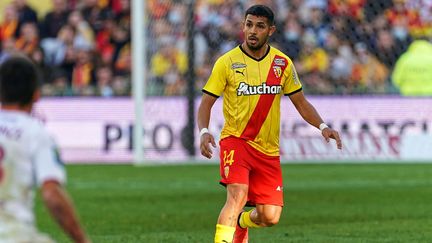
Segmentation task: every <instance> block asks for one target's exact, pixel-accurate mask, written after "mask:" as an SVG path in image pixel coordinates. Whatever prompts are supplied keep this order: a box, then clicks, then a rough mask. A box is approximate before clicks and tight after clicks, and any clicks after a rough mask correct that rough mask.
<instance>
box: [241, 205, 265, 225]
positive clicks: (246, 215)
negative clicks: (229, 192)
mask: <svg viewBox="0 0 432 243" xmlns="http://www.w3.org/2000/svg"><path fill="white" fill-rule="evenodd" d="M253 210H254V209H252V210H249V211H247V212H243V213H242V214H240V220H239V224H240V227H242V228H259V227H261V226H259V225H257V224H255V223H254V222H253V221H252V220H251V218H250V214H251V213H252V211H253Z"/></svg>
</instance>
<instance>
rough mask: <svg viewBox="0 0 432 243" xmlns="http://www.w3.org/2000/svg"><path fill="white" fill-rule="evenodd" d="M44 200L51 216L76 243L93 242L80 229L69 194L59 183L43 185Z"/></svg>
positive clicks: (45, 183) (50, 182)
mask: <svg viewBox="0 0 432 243" xmlns="http://www.w3.org/2000/svg"><path fill="white" fill-rule="evenodd" d="M42 198H43V200H44V203H45V205H46V206H47V208H48V210H49V211H50V213H51V215H52V216H53V217H54V218H55V220H56V221H57V222H58V224H59V225H60V226H61V227H62V228H63V229H64V231H65V232H67V234H69V236H70V237H71V238H72V239H73V240H74V242H76V243H90V242H91V241H90V240H89V239H88V238H87V236H86V235H85V233H84V231H83V229H82V228H81V227H80V223H79V221H78V217H77V216H76V213H75V211H74V208H73V206H72V202H71V200H70V199H69V196H68V194H67V193H66V191H64V190H63V187H62V186H61V185H60V184H59V183H58V182H57V181H54V180H50V181H46V182H44V184H43V185H42Z"/></svg>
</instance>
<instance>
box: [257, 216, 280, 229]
mask: <svg viewBox="0 0 432 243" xmlns="http://www.w3.org/2000/svg"><path fill="white" fill-rule="evenodd" d="M279 216H280V215H277V214H274V213H263V214H262V215H260V219H261V220H260V221H261V225H262V226H265V227H271V226H273V225H276V224H278V223H279Z"/></svg>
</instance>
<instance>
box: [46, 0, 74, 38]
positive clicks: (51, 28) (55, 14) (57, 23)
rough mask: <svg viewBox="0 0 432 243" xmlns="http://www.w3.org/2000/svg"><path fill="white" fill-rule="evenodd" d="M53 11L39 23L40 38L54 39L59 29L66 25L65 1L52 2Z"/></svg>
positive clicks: (67, 15) (66, 11) (56, 0)
mask: <svg viewBox="0 0 432 243" xmlns="http://www.w3.org/2000/svg"><path fill="white" fill-rule="evenodd" d="M52 5H53V10H52V11H51V12H49V13H48V14H47V15H46V16H45V18H44V19H43V21H42V22H41V26H40V29H41V37H42V38H55V37H56V36H57V34H58V32H59V31H60V29H61V28H62V27H63V26H64V25H66V24H67V21H68V17H69V11H68V8H67V3H66V0H52Z"/></svg>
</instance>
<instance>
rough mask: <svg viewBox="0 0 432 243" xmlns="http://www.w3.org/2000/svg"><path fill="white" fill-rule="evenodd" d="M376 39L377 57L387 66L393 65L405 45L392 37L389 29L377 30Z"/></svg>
mask: <svg viewBox="0 0 432 243" xmlns="http://www.w3.org/2000/svg"><path fill="white" fill-rule="evenodd" d="M376 41H377V43H376V49H375V53H376V55H377V57H378V59H379V60H380V61H381V62H383V63H384V64H385V65H386V66H387V67H388V68H391V67H393V66H394V64H395V63H396V60H397V58H398V57H399V56H400V55H401V54H402V52H403V51H404V50H405V47H404V46H402V44H400V42H399V43H398V42H397V40H395V39H394V38H393V36H392V34H391V33H390V31H389V30H381V31H379V32H378V36H377V40H376Z"/></svg>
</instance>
